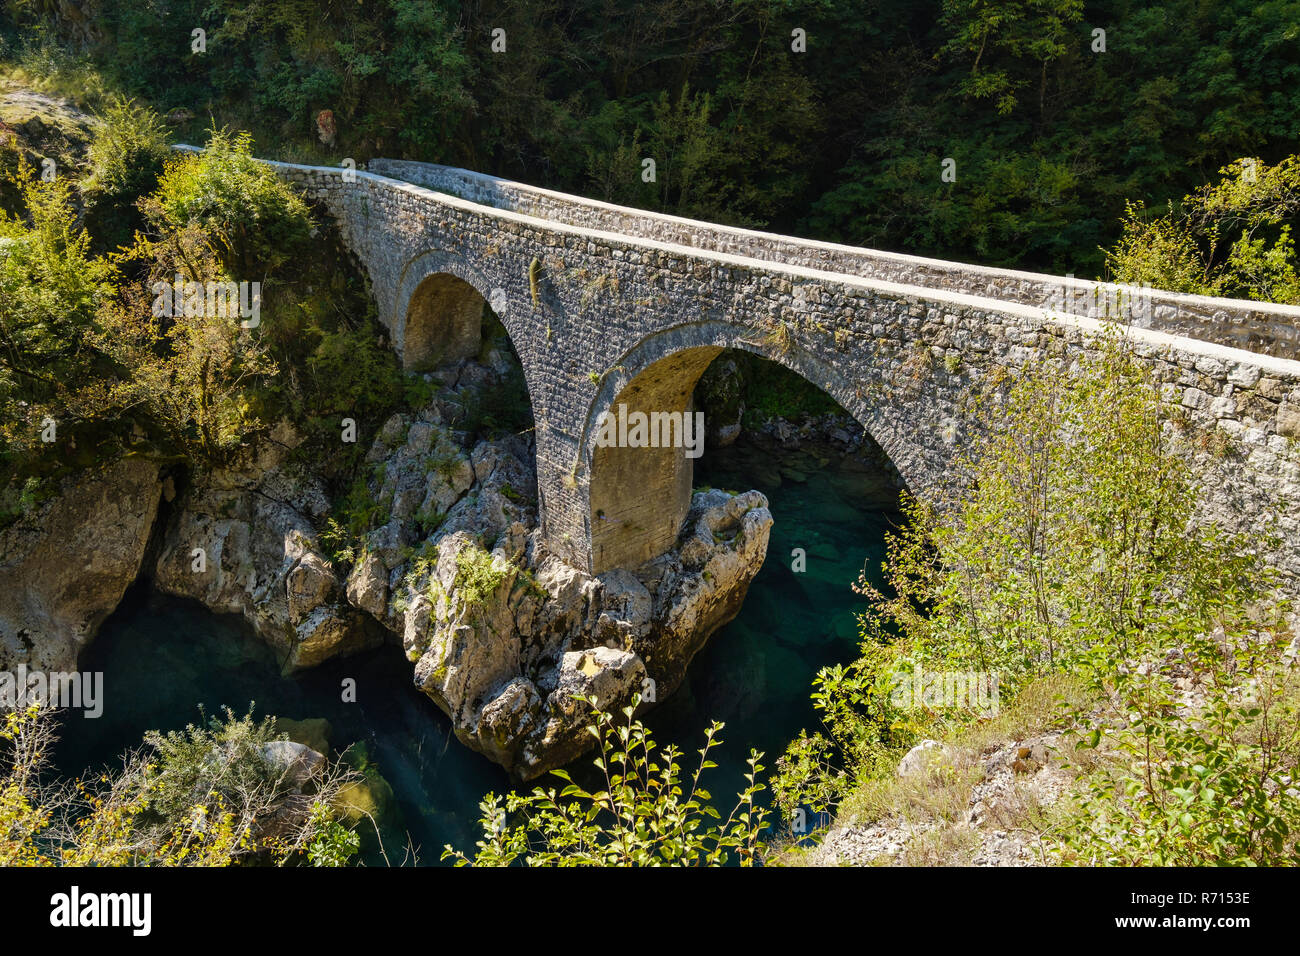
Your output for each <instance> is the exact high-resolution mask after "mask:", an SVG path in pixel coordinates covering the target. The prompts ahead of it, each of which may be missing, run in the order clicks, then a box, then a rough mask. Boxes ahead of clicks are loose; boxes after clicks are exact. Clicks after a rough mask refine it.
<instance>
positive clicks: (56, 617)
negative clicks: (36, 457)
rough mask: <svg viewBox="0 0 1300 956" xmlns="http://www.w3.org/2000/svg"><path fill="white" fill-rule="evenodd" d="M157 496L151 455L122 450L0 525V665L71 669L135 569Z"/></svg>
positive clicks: (159, 492) (157, 483)
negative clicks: (11, 521) (30, 510)
mask: <svg viewBox="0 0 1300 956" xmlns="http://www.w3.org/2000/svg"><path fill="white" fill-rule="evenodd" d="M161 496H162V484H161V481H160V479H159V466H158V465H157V463H155V462H152V461H149V460H147V459H145V458H121V459H119V460H117V461H115V462H113V463H112V464H110V465H108V466H107V467H105V468H103V469H102V470H100V471H98V472H95V473H91V474H87V475H86V476H84V477H82V478H81V479H80V480H78V481H76V482H75V483H71V484H69V485H68V486H67V487H65V488H64V490H63V492H62V493H61V494H60V495H59V496H58V497H57V498H54V499H52V500H51V501H48V502H46V503H45V504H43V505H42V506H40V507H39V508H37V509H36V510H35V511H34V512H33V513H31V514H29V515H26V516H24V517H23V518H20V519H19V520H18V521H17V522H15V523H14V524H13V525H11V526H10V527H8V528H5V529H4V530H3V531H0V580H2V581H3V582H4V585H3V587H0V668H4V669H12V668H13V667H14V666H15V665H17V664H18V663H26V664H27V666H28V667H32V668H40V669H43V670H75V669H76V664H77V656H78V654H79V653H80V652H81V650H82V648H83V647H85V646H86V644H87V643H89V641H90V640H91V639H92V638H93V637H94V636H95V634H96V632H97V631H98V630H99V626H100V625H101V624H102V623H103V622H104V619H105V618H106V617H108V615H109V614H110V613H112V611H113V609H114V608H115V607H117V604H118V602H119V601H120V600H121V599H122V595H123V594H124V593H125V592H126V589H127V587H128V586H130V584H131V583H132V582H133V581H134V580H135V579H136V576H137V574H138V573H139V571H140V566H141V563H142V561H143V559H144V555H145V548H146V546H147V544H148V541H149V535H150V531H151V529H152V528H153V524H154V519H155V517H156V515H157V513H158V502H159V500H160V498H161Z"/></svg>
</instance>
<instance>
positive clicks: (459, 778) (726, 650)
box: [56, 434, 896, 865]
mask: <svg viewBox="0 0 1300 956" xmlns="http://www.w3.org/2000/svg"><path fill="white" fill-rule="evenodd" d="M698 464H699V468H698V471H697V478H696V484H697V485H698V486H703V485H710V486H713V487H720V488H727V489H732V490H744V489H748V488H757V489H758V490H760V491H762V492H763V493H764V494H766V495H767V496H768V499H769V501H770V503H771V510H772V513H773V515H774V517H775V524H774V526H773V528H772V536H771V543H770V545H769V547H768V554H767V560H766V561H765V563H764V565H763V567H762V570H761V571H760V572H759V574H758V576H757V577H756V578H755V580H754V582H753V584H752V586H751V587H750V590H749V596H748V598H747V600H746V601H745V605H744V607H743V608H742V610H741V612H740V614H739V616H738V617H737V618H736V619H735V620H734V621H732V622H731V623H730V624H728V625H727V626H726V627H725V628H723V629H721V630H720V631H719V632H718V633H717V634H715V635H714V636H713V638H712V639H711V641H710V642H709V644H708V646H707V647H706V648H705V649H704V650H703V651H702V652H701V653H700V654H699V655H698V656H697V657H696V659H695V661H694V663H693V664H692V666H691V671H690V674H689V675H688V677H687V680H686V682H685V683H684V684H683V686H682V687H681V689H680V690H679V691H678V692H677V694H675V695H674V696H673V697H672V698H670V699H669V700H667V701H665V702H663V703H662V704H661V705H660V706H659V708H657V709H656V710H655V711H653V712H651V714H650V715H649V716H648V718H647V722H648V723H649V725H650V726H651V728H652V729H653V731H654V733H655V736H656V739H658V740H659V741H660V742H661V743H668V742H676V743H677V744H678V745H679V746H680V747H682V749H683V750H684V751H685V752H686V753H687V754H688V755H693V752H694V750H695V749H697V748H698V747H699V746H700V742H701V741H702V739H703V730H704V728H705V727H706V726H707V725H708V723H709V722H710V721H712V720H715V719H716V720H721V721H725V722H726V725H727V726H726V729H725V730H724V732H723V734H722V737H723V739H724V741H725V744H724V746H723V747H720V748H719V749H718V750H717V751H715V753H714V754H713V759H714V760H715V761H716V762H717V763H718V764H719V768H718V770H715V771H712V772H711V779H710V780H709V783H708V784H707V785H708V788H709V789H710V790H711V791H712V793H713V794H714V797H715V800H716V801H717V803H718V805H719V806H720V807H722V808H724V810H726V809H730V805H731V800H732V798H733V795H734V793H735V792H736V790H737V789H738V788H739V787H740V785H741V778H742V774H743V772H744V760H745V757H746V756H747V755H748V753H749V750H750V748H751V747H752V748H756V749H758V750H761V751H764V752H765V753H766V755H767V756H766V758H765V760H764V763H765V764H766V765H767V766H768V767H769V768H771V767H773V766H774V765H775V761H776V758H777V757H778V756H779V755H780V754H781V752H782V751H783V749H784V747H785V745H786V744H787V743H788V742H789V740H790V739H791V738H792V737H794V736H795V735H796V734H797V733H798V732H799V731H800V730H801V729H803V728H808V729H810V730H811V729H813V728H815V727H816V725H817V716H816V712H815V711H814V710H813V707H812V705H811V702H810V700H809V693H810V691H811V688H812V680H813V677H814V675H815V674H816V673H817V671H818V670H819V669H820V668H822V667H824V666H826V665H828V664H834V663H836V662H847V661H849V660H852V659H853V658H854V657H855V656H856V650H857V628H856V619H855V614H856V612H858V611H860V610H861V609H862V606H863V601H862V598H861V597H860V596H858V595H857V594H855V593H854V592H853V591H852V590H851V588H850V585H851V584H852V583H853V582H854V581H855V580H856V579H857V577H858V574H859V572H860V571H861V570H862V569H863V568H864V566H865V567H866V568H867V570H868V571H869V572H870V573H873V574H874V573H878V569H879V566H880V562H881V559H882V558H883V555H884V534H885V531H886V530H887V529H888V527H889V526H890V524H891V522H892V521H894V520H896V512H895V511H894V510H893V508H892V507H891V504H892V502H894V501H896V493H895V492H894V491H893V488H892V486H889V485H888V484H887V480H886V479H884V477H883V476H882V474H881V472H880V471H879V470H878V469H876V468H874V467H873V466H871V465H869V464H867V463H864V462H863V461H861V460H859V459H857V458H854V457H852V456H846V455H845V454H844V453H843V452H842V451H839V450H836V449H835V448H833V447H832V446H830V445H826V444H822V443H816V442H805V443H803V444H802V445H801V446H800V447H798V448H777V447H774V445H773V444H772V443H771V440H770V439H765V438H764V437H763V436H757V437H750V436H749V435H748V434H747V435H746V436H744V437H742V438H741V439H740V440H739V441H738V442H737V443H736V444H735V445H733V446H730V447H727V448H721V449H712V450H710V452H709V454H708V455H707V456H705V458H703V459H701V460H700V462H699V463H698ZM795 548H802V549H803V550H804V552H805V553H806V555H807V569H806V570H805V571H803V572H802V573H796V572H795V571H794V570H792V561H793V558H792V551H793V550H794V549H795ZM82 669H83V670H88V671H100V672H102V673H103V674H104V698H105V707H104V713H103V716H102V717H100V718H98V719H95V720H88V719H85V718H82V717H80V716H70V717H69V718H68V723H67V724H66V725H65V727H64V740H63V741H62V743H61V744H60V746H59V749H58V753H57V757H56V760H57V766H58V769H59V770H61V771H62V772H64V773H66V774H76V773H80V772H83V771H87V770H93V769H95V768H98V767H101V766H103V765H105V764H109V765H111V764H114V763H116V762H117V758H118V756H119V755H120V754H121V753H122V752H123V751H125V750H127V749H129V748H132V747H135V746H138V745H139V743H140V740H141V735H142V734H143V733H144V732H145V731H146V730H152V729H160V730H172V729H179V728H181V727H183V726H184V725H185V724H186V723H187V722H192V721H197V720H198V719H199V717H200V713H199V707H200V706H202V707H203V708H204V709H205V710H206V712H207V713H208V714H215V713H218V712H219V711H220V709H221V708H222V707H226V706H228V707H230V708H231V709H233V710H235V711H236V712H238V713H243V712H244V711H246V710H247V708H248V706H249V704H250V703H255V705H256V714H257V715H259V716H265V715H271V714H273V715H276V716H279V717H286V718H291V719H294V720H305V719H312V718H325V719H326V720H328V721H329V724H330V727H331V730H332V732H331V737H330V743H331V746H332V748H333V750H334V751H335V752H336V753H337V752H339V751H342V750H344V749H345V748H348V747H353V748H356V750H361V748H364V750H363V751H362V755H363V757H364V759H365V762H366V763H367V764H368V765H370V766H373V767H375V768H376V769H377V770H378V771H379V772H380V773H382V775H383V777H384V778H385V779H386V780H387V782H388V784H390V785H391V787H392V790H393V800H392V806H391V808H390V811H389V812H388V813H387V814H386V815H384V816H383V817H382V819H383V820H384V826H383V828H382V836H383V843H384V847H385V849H386V850H387V853H388V857H389V859H390V860H392V862H393V863H398V862H400V861H401V859H402V855H403V849H404V847H405V845H406V842H407V837H406V834H407V833H408V832H409V834H410V835H411V839H412V841H413V843H414V844H415V845H416V846H417V847H418V848H419V857H420V862H421V863H423V864H426V865H427V864H435V863H437V862H438V858H439V855H440V854H441V851H442V847H443V846H444V844H447V843H451V844H452V845H454V846H456V847H458V848H461V849H466V850H468V849H470V848H471V847H472V846H473V844H474V841H475V840H476V839H477V837H478V826H477V820H478V802H479V800H480V799H481V798H482V796H483V795H484V794H485V793H487V792H488V791H494V792H497V793H500V792H502V791H503V790H505V789H507V788H508V787H509V786H510V781H509V778H508V777H507V775H506V774H505V773H504V772H503V771H502V770H500V769H499V768H498V767H497V766H496V765H494V764H492V763H491V762H489V761H488V760H487V759H485V758H483V757H481V756H479V755H478V754H476V753H474V752H472V751H470V750H469V749H468V748H466V747H464V746H462V745H461V744H460V743H459V742H458V741H456V740H455V739H454V734H453V733H452V729H451V725H450V722H449V721H448V720H447V718H446V717H445V716H444V715H443V714H442V713H441V712H440V711H439V710H438V709H437V708H436V707H435V706H434V705H433V703H432V702H431V701H429V700H428V699H427V698H426V697H424V695H423V694H421V693H419V692H418V691H417V690H416V689H415V688H414V687H413V686H412V683H411V665H410V664H409V663H408V662H407V661H406V660H405V659H404V657H403V655H402V653H401V651H400V649H399V648H397V647H394V646H385V647H382V648H380V649H378V650H376V651H372V652H370V653H367V654H364V655H361V656H358V657H353V658H349V659H346V660H342V661H334V662H331V663H328V664H326V665H324V666H322V667H320V668H318V669H315V670H313V671H309V672H307V673H304V674H301V675H298V676H295V677H290V678H284V677H281V676H280V673H279V666H278V661H277V660H276V657H275V654H274V652H273V651H272V650H271V649H270V648H269V647H267V645H265V644H264V643H263V642H262V641H260V640H258V639H257V637H256V636H255V635H254V634H253V632H252V630H251V628H250V627H249V626H248V625H247V624H246V623H245V622H244V621H243V620H242V618H239V617H237V616H232V615H214V614H212V613H210V612H208V611H207V610H206V609H205V608H203V607H202V606H201V605H199V604H197V603H194V602H191V601H186V600H179V599H175V598H170V597H166V596H164V595H161V594H159V593H157V592H155V591H152V590H150V589H148V588H147V587H144V586H141V587H137V588H136V589H134V590H133V591H132V592H131V593H130V594H129V595H128V597H127V599H126V600H125V601H124V602H123V604H122V606H121V607H120V608H119V609H118V610H117V612H116V613H114V615H113V616H112V617H111V618H110V619H109V620H108V622H107V623H106V624H105V625H104V627H103V629H102V631H101V632H100V635H99V636H98V638H96V640H95V641H94V643H93V644H92V645H91V646H90V648H89V649H88V651H87V652H86V654H85V658H84V660H83V661H82ZM347 678H352V679H354V680H355V681H356V698H357V699H356V703H345V702H344V700H343V692H342V688H343V682H344V680H345V679H347ZM585 762H586V761H585V760H584V763H585ZM683 767H684V768H687V769H689V768H691V767H692V763H691V760H690V759H687V760H685V761H684V762H683ZM362 832H363V836H364V837H365V839H364V842H363V849H364V851H365V852H364V855H365V860H366V862H367V863H369V864H372V865H382V864H383V862H384V861H383V858H382V856H380V855H379V854H378V853H377V852H376V844H377V841H376V840H375V839H374V835H373V833H366V832H365V829H363V831H362Z"/></svg>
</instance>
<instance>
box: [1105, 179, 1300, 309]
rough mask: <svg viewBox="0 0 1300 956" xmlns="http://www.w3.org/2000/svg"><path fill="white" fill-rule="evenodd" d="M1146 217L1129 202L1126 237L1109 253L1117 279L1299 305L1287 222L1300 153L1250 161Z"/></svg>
mask: <svg viewBox="0 0 1300 956" xmlns="http://www.w3.org/2000/svg"><path fill="white" fill-rule="evenodd" d="M1219 172H1220V176H1221V178H1220V179H1219V181H1218V182H1214V183H1207V184H1205V185H1203V186H1202V187H1201V188H1199V189H1198V190H1196V191H1195V192H1193V193H1191V194H1189V195H1188V196H1186V197H1184V199H1183V202H1182V205H1181V207H1179V208H1178V209H1175V208H1174V207H1173V206H1172V205H1171V206H1170V208H1169V210H1168V212H1166V213H1165V214H1164V215H1162V216H1157V217H1150V216H1148V215H1146V213H1145V212H1144V210H1143V209H1142V207H1141V206H1138V205H1133V204H1130V205H1129V207H1128V211H1127V215H1126V216H1125V218H1124V222H1123V226H1124V235H1123V236H1122V237H1121V238H1120V240H1119V241H1118V242H1117V243H1116V244H1115V245H1114V246H1113V247H1112V248H1110V249H1108V250H1106V268H1107V270H1108V272H1109V273H1110V274H1111V275H1112V276H1113V277H1114V278H1115V279H1116V281H1119V282H1128V283H1134V284H1138V283H1144V282H1145V283H1149V284H1150V285H1152V286H1154V287H1156V288H1159V289H1169V290H1171V291H1175V292H1192V293H1198V294H1202V295H1225V296H1231V297H1234V298H1245V299H1261V300H1264V301H1269V302H1283V303H1297V302H1300V274H1298V273H1297V269H1298V268H1300V259H1297V256H1296V249H1295V240H1294V239H1293V237H1292V225H1293V224H1294V222H1295V220H1296V213H1297V211H1300V156H1288V157H1286V158H1284V159H1283V160H1282V161H1281V162H1279V163H1278V164H1277V165H1275V166H1269V165H1267V164H1265V163H1264V162H1263V161H1262V160H1259V159H1254V158H1244V159H1239V160H1237V161H1236V162H1234V163H1232V164H1231V165H1228V166H1225V167H1223V169H1221V170H1220V171H1219ZM1225 250H1226V253H1225Z"/></svg>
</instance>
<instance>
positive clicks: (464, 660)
mask: <svg viewBox="0 0 1300 956" xmlns="http://www.w3.org/2000/svg"><path fill="white" fill-rule="evenodd" d="M507 370H508V360H507V359H506V357H505V356H504V355H501V354H500V353H497V352H491V353H490V354H489V356H488V359H487V364H485V365H483V364H479V363H477V362H464V363H461V364H460V365H459V366H457V367H454V368H450V369H443V370H441V371H440V372H439V376H440V377H441V378H442V380H443V382H444V383H446V384H445V387H444V388H443V389H442V390H441V391H440V392H439V393H438V394H437V395H436V396H435V397H434V399H433V400H432V401H430V402H429V404H428V405H427V406H426V407H424V408H422V409H420V410H418V411H415V412H411V413H402V414H397V415H393V416H392V417H391V418H390V419H389V420H388V421H387V422H385V423H384V425H383V426H382V427H381V428H380V429H379V431H378V433H377V435H376V436H375V438H374V439H373V441H372V444H371V447H370V448H369V450H368V453H367V456H366V464H367V467H368V468H369V469H370V478H369V491H370V495H371V497H372V499H373V501H374V502H376V503H377V504H379V505H380V506H381V509H380V510H381V513H382V516H383V523H382V524H381V525H379V526H378V527H376V528H374V529H373V530H372V531H370V532H369V533H367V534H366V535H364V536H363V538H362V539H360V540H359V541H357V542H355V547H354V548H353V549H352V551H351V554H350V556H349V558H348V560H347V562H346V563H343V562H336V561H332V560H331V559H330V557H329V556H328V555H327V554H326V553H325V551H324V550H323V549H322V547H321V544H320V539H319V536H318V531H317V529H318V528H321V527H324V525H325V522H326V519H327V518H328V517H329V514H328V512H329V502H328V500H327V496H326V494H325V490H324V487H323V485H322V484H321V482H320V481H319V480H317V479H316V478H314V477H313V476H311V475H310V474H307V473H305V472H303V471H302V470H301V469H295V468H294V466H293V465H292V464H291V463H290V454H289V453H290V452H291V451H292V449H293V448H294V446H295V445H296V444H297V441H298V439H297V437H296V436H295V435H294V433H293V431H292V429H290V428H288V427H287V426H281V427H280V428H278V429H277V430H276V432H275V433H274V434H273V435H272V440H270V441H268V442H264V443H262V444H261V445H260V446H259V447H258V449H257V450H256V451H253V452H250V453H249V454H248V455H247V456H246V457H245V458H244V459H243V460H241V461H239V462H237V463H235V464H233V465H232V466H230V467H229V468H226V469H221V470H218V471H212V472H209V473H206V474H204V475H202V476H199V477H198V478H196V479H195V480H194V482H193V483H192V485H191V487H190V488H189V489H187V490H186V492H185V493H184V495H183V496H182V498H181V499H180V500H179V501H178V503H177V508H176V513H175V514H174V516H173V517H172V518H171V520H170V521H169V522H168V525H167V528H166V531H165V533H164V536H163V539H162V546H161V548H160V551H159V557H158V561H157V565H156V568H155V570H154V579H155V581H156V583H157V585H158V587H160V588H161V589H163V590H165V591H167V592H169V593H172V594H176V595H181V596H185V597H189V598H192V599H194V600H197V601H200V602H202V603H203V604H204V605H206V606H207V607H209V608H211V609H212V610H214V611H218V612H225V613H238V614H242V615H243V616H244V617H245V618H246V619H247V620H248V621H249V622H250V623H251V624H252V625H253V627H254V628H255V629H256V631H257V633H258V634H259V635H260V636H261V637H262V638H263V639H264V640H266V641H267V642H268V643H270V644H271V645H272V646H273V647H275V648H276V649H277V650H278V651H279V652H280V654H281V660H282V661H283V666H284V669H285V671H286V672H290V671H294V670H299V669H302V668H307V667H312V666H315V665H317V664H319V663H322V662H323V661H326V660H329V659H331V658H333V657H337V656H340V655H344V654H349V653H354V652H356V651H358V650H362V649H365V648H368V647H373V646H375V645H376V644H378V643H381V642H382V641H383V639H384V637H383V631H384V630H385V629H386V630H387V631H388V632H389V634H390V636H391V640H392V641H393V642H394V643H399V642H400V644H401V646H402V647H403V649H404V650H405V652H406V655H407V657H408V659H409V660H410V661H411V662H412V664H413V681H414V683H415V686H416V687H418V688H419V689H420V690H421V691H422V692H423V693H425V694H426V695H428V697H429V698H430V699H432V700H433V701H434V702H435V703H436V704H437V705H438V706H439V707H440V708H441V709H442V710H443V711H444V712H446V714H447V715H448V716H449V717H450V718H451V720H452V724H453V726H454V727H455V731H456V734H457V736H458V737H459V738H460V739H461V740H462V741H463V742H464V743H465V744H466V745H468V746H470V747H472V748H473V749H475V750H478V751H479V752H481V753H483V754H485V755H487V756H488V757H490V758H491V759H493V760H495V761H497V762H498V763H500V764H501V765H502V766H504V767H506V768H507V769H509V770H510V771H512V772H513V773H515V774H517V775H519V776H520V777H524V778H530V777H535V776H537V775H539V774H541V773H544V772H545V771H546V770H548V769H551V768H553V767H557V766H561V765H563V764H565V763H567V762H569V761H570V760H572V759H573V758H575V757H577V756H578V755H579V754H581V753H582V752H583V751H584V750H586V749H587V748H588V747H589V745H590V741H591V738H590V736H589V735H588V734H587V733H586V731H585V725H586V722H587V719H588V716H589V713H590V704H589V703H586V702H585V701H584V699H586V700H590V701H595V702H596V703H597V704H598V706H600V707H602V708H606V709H609V708H618V707H622V706H625V705H627V704H628V703H630V702H631V701H632V700H633V698H634V696H635V695H638V694H639V695H640V696H641V698H642V701H643V705H645V706H649V705H650V704H652V703H654V702H657V701H658V700H660V699H662V698H663V697H665V696H667V695H668V694H671V693H672V692H673V690H675V689H676V688H677V686H678V685H679V684H680V683H681V681H682V678H683V676H684V675H685V672H686V668H687V666H688V665H689V664H690V661H691V659H692V658H693V657H694V656H695V654H696V653H697V652H698V651H699V650H700V648H701V647H703V645H704V643H705V642H706V641H707V639H708V637H709V635H711V634H712V633H713V632H714V631H716V630H717V629H718V628H719V627H721V626H722V625H723V624H725V623H726V622H727V621H729V620H730V619H731V618H732V617H734V616H735V615H736V613H737V612H738V611H739V610H740V606H741V603H742V602H743V600H744V597H745V592H746V590H747V589H748V586H749V582H750V580H752V578H753V577H754V575H755V574H756V573H757V572H758V569H759V567H760V566H761V565H762V563H763V558H764V557H765V555H766V550H767V539H768V532H769V529H770V527H771V524H772V516H771V514H770V512H769V511H768V509H767V500H766V499H765V498H764V497H763V496H762V495H761V494H759V493H758V492H748V493H746V494H742V495H733V494H728V493H726V492H722V491H709V492H704V493H700V494H697V495H696V496H695V498H694V500H693V503H692V507H691V509H690V512H689V515H688V517H687V520H686V522H685V525H684V528H683V533H682V536H681V539H680V541H679V542H678V546H677V547H676V548H674V549H673V550H671V551H670V552H668V553H667V554H665V555H663V556H661V557H659V558H657V559H655V560H654V561H651V562H649V563H648V564H646V565H644V566H643V567H640V568H634V569H617V570H612V571H608V572H606V573H604V574H601V575H589V574H586V573H584V572H582V571H579V570H577V569H575V568H573V567H571V566H570V565H568V564H566V563H565V562H564V561H562V560H560V559H559V558H558V557H557V556H555V555H552V554H548V553H546V552H545V550H544V549H543V547H542V546H541V544H540V541H541V534H540V532H539V528H538V510H537V502H536V496H537V492H536V487H537V482H536V476H535V474H534V470H533V460H534V450H533V444H532V440H531V438H530V437H528V436H527V433H525V434H524V435H509V434H507V435H504V436H502V437H499V438H495V439H493V440H490V441H486V440H485V441H473V440H472V439H471V438H470V436H469V434H468V433H467V432H466V431H463V430H461V425H462V423H463V422H464V421H465V419H466V417H467V414H468V413H467V409H471V408H473V406H474V405H475V403H476V402H478V401H480V400H481V396H482V394H483V392H484V391H485V390H488V389H492V388H495V387H498V385H499V382H500V379H501V376H503V375H504V374H506V372H507Z"/></svg>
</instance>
